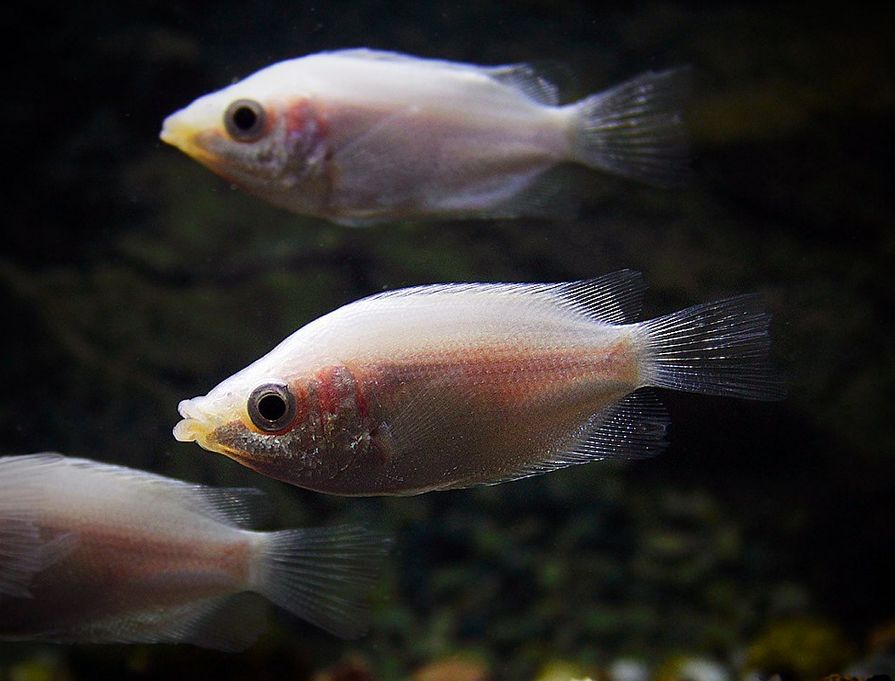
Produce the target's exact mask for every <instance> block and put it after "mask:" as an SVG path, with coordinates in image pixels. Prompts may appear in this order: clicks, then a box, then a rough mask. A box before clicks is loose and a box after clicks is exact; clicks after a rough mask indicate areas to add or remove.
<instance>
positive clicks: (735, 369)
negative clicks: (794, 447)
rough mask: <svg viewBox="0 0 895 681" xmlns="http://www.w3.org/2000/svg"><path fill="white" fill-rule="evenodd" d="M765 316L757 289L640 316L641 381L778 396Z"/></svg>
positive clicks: (743, 394)
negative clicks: (645, 318)
mask: <svg viewBox="0 0 895 681" xmlns="http://www.w3.org/2000/svg"><path fill="white" fill-rule="evenodd" d="M769 322H770V316H769V315H768V314H767V313H766V312H765V311H764V309H763V307H762V299H761V296H758V295H745V296H737V297H735V298H728V299H726V300H719V301H717V302H714V303H706V304H703V305H696V306H694V307H690V308H687V309H686V310H682V311H680V312H675V313H674V314H670V315H665V316H664V317H658V318H656V319H651V320H650V321H647V322H642V323H641V324H638V328H639V330H640V332H641V333H642V334H643V336H642V343H643V346H642V347H643V354H642V359H641V377H642V379H641V382H642V384H643V385H651V386H656V387H660V388H671V389H672V390H683V391H686V392H693V393H703V394H705V395H729V396H733V397H744V398H747V399H752V400H776V399H782V398H783V397H784V396H785V389H784V385H783V381H782V379H781V377H780V376H779V374H778V373H777V372H775V371H774V370H773V369H772V368H771V367H770V366H769V364H768V361H767V358H768V350H769V348H770V337H769V335H768V324H769Z"/></svg>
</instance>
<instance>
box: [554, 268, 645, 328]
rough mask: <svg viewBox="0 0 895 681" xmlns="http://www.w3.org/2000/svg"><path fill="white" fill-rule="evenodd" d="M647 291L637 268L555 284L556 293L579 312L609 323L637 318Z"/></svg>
mask: <svg viewBox="0 0 895 681" xmlns="http://www.w3.org/2000/svg"><path fill="white" fill-rule="evenodd" d="M645 290H646V283H645V282H644V280H643V275H642V274H641V273H640V272H637V271H636V270H620V271H618V272H611V273H609V274H604V275H603V276H601V277H594V278H593V279H583V280H581V281H570V282H568V283H565V284H557V285H556V293H558V294H559V295H560V296H562V298H563V299H564V300H566V301H567V302H568V303H569V304H571V305H573V306H574V307H576V308H577V309H578V311H579V312H581V313H582V314H585V315H587V316H588V317H591V318H593V319H596V320H599V321H601V322H607V323H609V324H628V323H630V322H633V321H637V318H638V317H639V316H640V310H641V307H642V306H643V292H644V291H645Z"/></svg>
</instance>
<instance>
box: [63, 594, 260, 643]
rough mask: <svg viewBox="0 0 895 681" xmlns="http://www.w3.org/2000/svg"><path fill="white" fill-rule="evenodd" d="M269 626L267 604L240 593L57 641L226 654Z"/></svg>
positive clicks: (112, 622)
mask: <svg viewBox="0 0 895 681" xmlns="http://www.w3.org/2000/svg"><path fill="white" fill-rule="evenodd" d="M266 626H267V622H266V612H265V604H264V601H263V600H261V599H260V598H259V597H258V596H257V595H256V594H249V593H242V594H235V595H228V596H221V597H217V598H208V599H203V600H200V601H193V602H191V603H186V604H183V605H177V606H172V607H167V608H158V609H150V610H146V611H143V612H135V613H129V614H128V615H126V616H123V617H111V618H109V619H107V620H104V621H98V622H92V623H90V624H89V625H88V626H85V627H80V628H76V629H74V630H73V631H70V632H67V633H66V634H64V635H62V636H53V635H52V634H51V635H50V636H48V638H53V639H55V640H57V641H81V642H83V641H90V642H94V643H190V644H192V645H196V646H201V647H203V648H214V649H216V650H224V651H228V652H236V651H240V650H244V649H245V648H247V647H248V646H249V645H251V644H252V643H253V642H254V641H255V640H256V639H257V638H258V636H260V635H261V633H262V632H263V631H264V629H265V628H266Z"/></svg>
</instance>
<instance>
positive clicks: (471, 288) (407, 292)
mask: <svg viewBox="0 0 895 681" xmlns="http://www.w3.org/2000/svg"><path fill="white" fill-rule="evenodd" d="M645 290H646V284H645V282H644V280H643V275H642V274H641V273H640V272H638V271H636V270H619V271H618V272H611V273H609V274H604V275H602V276H600V277H594V278H593V279H580V280H577V281H569V282H562V283H558V284H431V285H427V286H412V287H408V288H402V289H396V290H394V291H383V292H382V293H376V294H374V295H372V296H368V297H367V298H363V299H362V300H360V301H357V303H367V302H370V301H373V300H380V299H385V298H403V297H412V296H427V295H434V296H450V295H468V294H469V293H475V294H479V295H481V296H482V299H483V300H482V302H483V303H484V302H486V299H487V298H488V297H492V296H493V297H499V296H519V297H523V298H528V302H529V303H530V304H532V305H538V304H542V305H549V306H556V307H559V308H564V309H569V310H572V311H574V312H576V313H578V314H581V315H584V316H586V317H589V318H591V319H593V320H594V321H599V322H603V323H607V324H626V323H629V322H631V321H634V320H636V319H637V317H638V316H639V314H640V309H641V306H642V305H643V292H644V291H645ZM357 303H354V304H357ZM520 304H522V301H520Z"/></svg>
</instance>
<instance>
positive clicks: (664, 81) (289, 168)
mask: <svg viewBox="0 0 895 681" xmlns="http://www.w3.org/2000/svg"><path fill="white" fill-rule="evenodd" d="M687 81H688V79H687V77H686V76H685V73H684V72H682V71H680V70H671V71H664V72H658V73H646V74H644V75H642V76H640V77H638V78H635V79H634V80H631V81H628V82H626V83H623V84H621V85H618V86H616V87H614V88H611V89H609V90H607V91H605V92H601V93H599V94H595V95H592V96H590V97H586V98H584V99H582V100H581V101H579V102H575V103H572V104H568V105H560V104H559V98H558V94H557V88H556V86H555V85H553V84H552V83H551V82H550V81H549V80H548V79H547V78H546V77H545V76H544V74H542V73H540V72H539V71H538V70H537V69H535V68H534V67H532V66H531V65H529V64H512V65H504V66H476V65H473V64H460V63H455V62H448V61H439V60H434V59H420V58H417V57H412V56H409V55H404V54H397V53H394V52H380V51H375V50H366V49H353V50H341V51H337V52H323V53H320V54H312V55H309V56H306V57H301V58H299V59H290V60H287V61H282V62H279V63H277V64H273V65H271V66H268V67H267V68H264V69H262V70H261V71H258V72H257V73H255V74H253V75H251V76H249V77H248V78H246V79H245V80H242V81H240V82H238V83H234V84H233V85H230V86H228V87H226V88H224V89H222V90H219V91H217V92H213V93H211V94H208V95H205V96H203V97H200V98H199V99H197V100H196V101H194V102H193V103H192V104H190V105H189V106H187V107H186V108H184V109H182V110H180V111H177V112H175V113H173V114H171V115H170V116H168V118H166V119H165V121H164V125H163V128H162V132H161V139H162V140H164V141H165V142H167V143H168V144H172V145H174V146H176V147H178V148H179V149H181V150H182V151H184V152H185V153H186V154H188V155H189V156H190V157H192V158H193V159H195V160H196V161H198V162H199V163H202V164H203V165H205V166H207V167H208V168H210V169H211V170H213V171H214V172H216V173H218V174H219V175H221V176H223V177H224V178H226V179H227V180H229V181H230V182H232V183H233V184H235V185H238V186H240V187H242V188H244V189H245V190H247V191H249V192H251V193H253V194H255V195H257V196H259V197H261V198H262V199H265V200H267V201H269V202H271V203H273V204H276V205H278V206H282V207H285V208H287V209H289V210H291V211H294V212H296V213H301V214H304V215H315V216H319V217H324V218H328V219H329V220H332V221H334V222H338V223H342V224H346V225H366V224H371V223H375V222H381V221H385V220H396V219H414V220H421V219H427V218H470V217H518V216H524V215H553V214H558V213H568V212H569V198H568V197H567V196H565V195H564V192H563V191H562V182H561V181H559V180H557V179H556V178H551V177H549V176H547V175H545V172H546V171H547V170H548V169H550V168H552V167H554V166H556V165H557V164H561V163H578V164H583V165H585V166H589V167H591V168H597V169H600V170H602V171H605V172H608V173H611V174H615V175H621V176H625V177H631V178H635V179H639V180H643V181H647V182H651V183H654V184H669V183H674V182H677V181H679V180H680V179H681V176H682V175H683V174H684V170H685V160H686V144H685V134H684V125H683V117H682V114H681V110H680V107H681V103H682V100H683V99H684V96H685V93H686V91H687Z"/></svg>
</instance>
